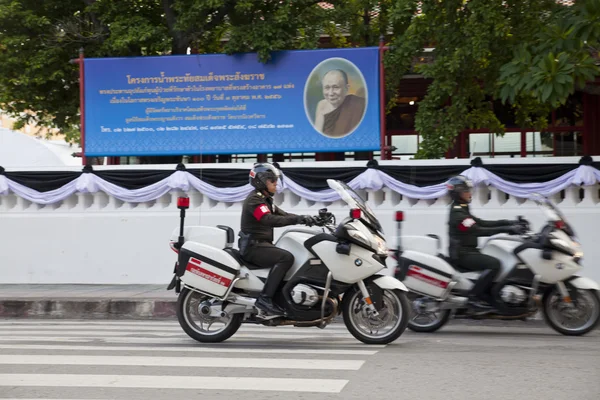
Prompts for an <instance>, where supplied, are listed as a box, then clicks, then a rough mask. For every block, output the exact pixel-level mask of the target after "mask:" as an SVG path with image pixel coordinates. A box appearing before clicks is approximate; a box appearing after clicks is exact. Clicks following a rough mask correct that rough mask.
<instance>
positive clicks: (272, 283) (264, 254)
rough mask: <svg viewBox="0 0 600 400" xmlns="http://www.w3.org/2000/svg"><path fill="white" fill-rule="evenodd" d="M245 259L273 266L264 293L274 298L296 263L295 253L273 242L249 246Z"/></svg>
mask: <svg viewBox="0 0 600 400" xmlns="http://www.w3.org/2000/svg"><path fill="white" fill-rule="evenodd" d="M244 259H245V260H247V261H248V262H251V263H252V264H256V265H258V266H261V267H264V268H271V271H269V276H268V278H267V281H266V282H265V286H264V288H263V292H262V294H264V295H265V296H266V297H270V298H272V297H273V295H275V292H276V291H277V289H279V285H280V284H281V282H282V281H283V278H284V277H285V274H287V272H288V271H289V270H290V268H291V267H292V265H293V264H294V255H293V254H292V253H290V252H289V251H287V250H284V249H280V248H278V247H275V246H274V245H272V244H271V243H267V242H263V243H256V244H254V245H251V246H248V249H247V250H246V253H245V254H244Z"/></svg>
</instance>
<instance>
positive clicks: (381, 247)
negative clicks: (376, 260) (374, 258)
mask: <svg viewBox="0 0 600 400" xmlns="http://www.w3.org/2000/svg"><path fill="white" fill-rule="evenodd" d="M375 241H376V242H377V254H379V255H387V254H388V247H387V244H386V242H385V239H384V238H382V237H380V236H377V235H375Z"/></svg>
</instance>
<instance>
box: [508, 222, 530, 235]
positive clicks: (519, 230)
mask: <svg viewBox="0 0 600 400" xmlns="http://www.w3.org/2000/svg"><path fill="white" fill-rule="evenodd" d="M506 230H507V233H509V234H512V235H522V234H524V233H525V232H527V228H526V227H525V226H523V225H521V224H516V225H511V226H509V227H508V228H507V229H506Z"/></svg>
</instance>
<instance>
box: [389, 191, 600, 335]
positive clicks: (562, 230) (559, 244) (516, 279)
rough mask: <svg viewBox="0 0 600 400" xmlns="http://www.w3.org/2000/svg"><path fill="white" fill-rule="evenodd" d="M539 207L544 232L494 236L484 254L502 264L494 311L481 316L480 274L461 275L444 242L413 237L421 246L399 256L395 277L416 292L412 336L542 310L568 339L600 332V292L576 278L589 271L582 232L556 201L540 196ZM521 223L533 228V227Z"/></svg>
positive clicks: (537, 197)
mask: <svg viewBox="0 0 600 400" xmlns="http://www.w3.org/2000/svg"><path fill="white" fill-rule="evenodd" d="M532 200H534V201H535V202H536V203H537V205H538V206H539V207H540V208H541V210H542V211H543V212H544V214H545V215H546V218H547V223H546V225H545V226H543V227H542V229H541V231H540V232H539V233H534V232H530V231H529V232H528V233H526V234H524V235H521V236H511V235H506V234H498V235H494V236H491V237H490V238H488V239H487V240H486V242H485V243H484V244H483V246H481V248H480V250H481V252H482V253H483V254H487V255H490V256H492V257H495V258H497V259H499V260H500V261H501V265H502V269H501V272H500V273H499V274H498V276H497V277H496V279H495V282H494V288H493V289H492V295H493V297H494V298H495V304H493V306H494V307H493V308H492V309H490V310H489V311H488V310H485V311H475V310H474V308H473V307H472V306H471V305H470V303H469V301H468V298H467V296H468V293H469V291H470V290H471V288H472V287H473V285H474V282H475V281H476V280H477V278H478V277H479V275H480V273H479V272H471V271H468V270H464V269H461V268H460V266H458V265H454V264H453V263H452V261H451V260H450V259H448V257H446V256H445V255H443V254H441V253H440V251H439V250H440V249H439V245H440V241H439V237H437V236H436V235H428V236H424V237H418V238H417V239H418V240H414V239H415V238H416V237H413V238H412V239H413V243H414V246H411V247H408V248H406V249H400V248H399V249H398V254H397V256H396V258H397V259H398V267H397V270H396V272H395V276H396V277H397V278H398V279H399V280H401V281H403V282H404V283H405V284H406V286H407V287H408V289H409V290H410V292H411V293H410V294H409V298H410V299H411V304H412V309H413V310H412V311H413V315H412V316H411V320H410V322H409V324H408V327H409V329H411V330H413V331H416V332H434V331H436V330H438V329H440V328H441V327H442V326H444V325H445V324H446V323H447V322H448V320H449V319H450V318H451V317H454V318H460V319H502V320H521V319H526V318H527V317H531V316H533V315H534V314H536V313H537V312H538V311H540V310H541V311H543V314H544V317H545V319H546V322H547V323H548V324H549V325H550V326H551V327H552V328H553V329H555V330H556V331H557V332H560V333H561V334H564V335H572V336H576V335H583V334H586V333H588V332H590V331H591V330H592V329H594V328H595V327H596V326H597V325H598V323H599V321H600V296H599V290H600V286H599V285H598V283H596V282H594V281H592V280H591V279H589V278H585V277H581V276H578V275H576V274H577V272H579V271H580V270H581V269H582V265H581V262H580V261H581V259H582V257H583V252H582V250H581V246H580V245H579V243H578V241H577V238H576V236H575V232H574V231H573V229H572V227H571V226H570V225H569V223H568V222H567V220H566V218H565V217H564V215H563V214H562V213H561V212H560V211H559V210H558V208H557V207H556V206H555V205H554V204H553V203H552V202H551V201H550V200H549V199H546V198H544V197H542V196H540V195H534V196H532ZM521 220H522V221H523V222H524V223H525V225H526V226H527V227H528V228H529V222H527V221H526V220H525V219H521ZM398 226H399V227H400V222H399V223H398ZM398 237H400V235H399V234H398Z"/></svg>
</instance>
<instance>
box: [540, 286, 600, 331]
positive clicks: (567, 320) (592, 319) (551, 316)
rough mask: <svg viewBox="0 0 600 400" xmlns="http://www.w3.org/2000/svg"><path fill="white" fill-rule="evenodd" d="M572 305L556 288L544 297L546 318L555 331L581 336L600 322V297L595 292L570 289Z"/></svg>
mask: <svg viewBox="0 0 600 400" xmlns="http://www.w3.org/2000/svg"><path fill="white" fill-rule="evenodd" d="M568 290H569V292H572V293H571V299H572V300H571V303H565V302H564V300H563V298H562V296H561V295H560V292H559V291H558V289H557V288H556V287H554V288H553V289H552V290H551V291H550V292H549V293H548V294H547V295H546V296H545V297H544V318H545V319H546V322H547V323H548V325H550V326H551V327H552V329H554V330H555V331H557V332H559V333H561V334H563V335H567V336H580V335H585V334H586V333H588V332H590V331H591V330H593V329H594V328H595V327H596V326H597V325H598V322H599V321H600V296H599V294H598V292H597V291H595V290H588V289H577V288H572V287H569V288H568Z"/></svg>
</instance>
